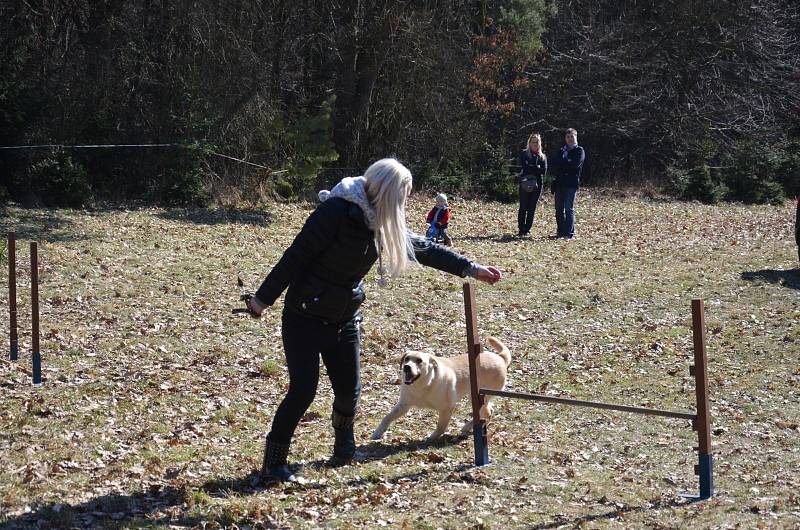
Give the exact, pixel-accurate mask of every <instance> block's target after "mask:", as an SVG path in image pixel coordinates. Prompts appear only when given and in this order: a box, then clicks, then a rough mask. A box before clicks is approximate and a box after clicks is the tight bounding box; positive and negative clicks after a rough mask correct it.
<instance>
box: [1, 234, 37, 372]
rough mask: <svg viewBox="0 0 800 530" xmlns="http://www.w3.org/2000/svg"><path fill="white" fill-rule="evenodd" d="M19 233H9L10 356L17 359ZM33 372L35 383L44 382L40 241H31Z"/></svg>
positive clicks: (14, 359) (13, 359)
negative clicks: (40, 338)
mask: <svg viewBox="0 0 800 530" xmlns="http://www.w3.org/2000/svg"><path fill="white" fill-rule="evenodd" d="M16 246H17V234H16V233H14V232H9V233H8V246H7V247H6V249H7V250H8V313H9V324H10V329H9V337H10V341H11V345H10V346H11V347H10V350H11V351H10V354H9V358H10V359H11V360H12V361H16V360H17V359H18V355H19V337H18V335H17V259H16V254H17V248H16ZM31 350H32V351H31V373H32V375H33V384H34V385H41V384H42V357H41V352H40V351H39V249H38V243H36V242H35V241H33V242H31Z"/></svg>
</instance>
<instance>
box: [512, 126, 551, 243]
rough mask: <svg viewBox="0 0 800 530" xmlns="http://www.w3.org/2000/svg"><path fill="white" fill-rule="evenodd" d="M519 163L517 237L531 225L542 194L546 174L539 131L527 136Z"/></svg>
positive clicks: (545, 161) (524, 235)
mask: <svg viewBox="0 0 800 530" xmlns="http://www.w3.org/2000/svg"><path fill="white" fill-rule="evenodd" d="M519 163H520V165H521V166H522V171H520V173H519V212H518V213H517V224H518V225H519V234H518V235H517V237H527V236H528V235H530V232H531V227H532V226H533V217H534V215H535V214H536V204H537V203H538V202H539V197H541V195H542V185H543V183H544V176H545V175H546V174H547V157H546V156H545V154H544V148H543V147H542V137H541V135H540V134H539V133H536V132H535V133H532V134H531V135H530V136H529V137H528V146H527V147H526V148H525V149H524V150H523V151H522V153H520V155H519Z"/></svg>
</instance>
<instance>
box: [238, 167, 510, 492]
mask: <svg viewBox="0 0 800 530" xmlns="http://www.w3.org/2000/svg"><path fill="white" fill-rule="evenodd" d="M410 193H411V172H410V171H409V170H408V169H407V168H406V167H405V166H403V165H402V164H401V163H400V162H398V161H397V160H395V159H393V158H385V159H382V160H379V161H377V162H375V163H374V164H372V165H371V166H369V168H367V170H366V172H365V173H364V176H363V177H348V178H345V179H343V180H342V181H341V182H340V183H339V184H337V185H336V186H335V187H334V188H333V189H332V190H330V193H325V194H323V193H320V196H319V197H320V199H324V200H322V202H320V204H319V205H318V206H317V208H316V209H315V210H314V212H312V213H311V215H310V216H309V217H308V219H307V220H306V222H305V225H304V226H303V228H302V230H300V233H299V234H298V235H297V236H296V237H295V239H294V242H292V244H291V245H290V246H289V248H287V249H286V251H284V253H283V256H282V257H281V258H280V260H279V261H278V263H277V264H276V265H275V266H274V267H273V268H272V271H271V272H270V273H269V274H268V275H267V277H266V279H264V282H263V283H262V284H261V286H260V287H259V289H258V291H256V293H255V295H254V296H253V297H252V298H249V300H247V308H248V310H249V311H250V313H251V314H252V315H254V316H261V314H262V313H263V312H264V311H265V310H266V309H267V307H268V306H271V305H272V304H274V303H275V301H276V300H277V299H278V297H280V295H281V293H283V292H284V291H286V296H285V298H284V302H283V314H282V325H281V337H282V339H283V350H284V354H285V357H286V366H287V368H288V371H289V388H288V390H287V392H286V395H285V397H284V398H283V400H282V401H281V403H280V405H279V406H278V408H277V410H276V411H275V416H274V418H273V421H272V429H271V430H270V432H269V434H268V435H267V441H266V447H265V450H264V461H263V464H262V466H261V474H260V477H261V478H263V479H277V480H281V481H294V480H295V476H294V474H293V473H292V471H291V470H290V468H289V466H288V465H287V457H288V454H289V445H290V443H291V440H292V437H293V435H294V431H295V429H296V428H297V425H298V423H299V422H300V419H301V418H302V417H303V415H304V414H305V412H306V410H307V409H308V407H309V406H310V405H311V403H312V402H313V400H314V397H315V395H316V391H317V384H318V382H319V374H320V369H319V359H320V357H322V361H323V362H324V363H325V367H326V368H327V371H328V378H329V379H330V381H331V387H332V389H333V395H334V398H333V407H332V409H333V410H332V412H331V424H332V426H333V430H334V434H335V440H334V445H333V458H332V463H334V464H343V463H346V462H348V461H349V460H351V459H352V458H353V457H354V455H355V450H356V443H355V436H354V434H353V421H354V419H355V415H356V412H357V407H358V401H359V396H360V393H361V378H360V368H359V358H360V351H361V350H360V348H361V346H360V339H361V311H360V306H361V303H362V302H363V301H364V298H365V294H364V277H365V276H366V274H367V272H369V270H370V269H371V268H372V265H373V264H374V263H375V262H376V261H377V262H378V263H379V267H378V271H377V272H378V274H379V276H380V279H379V280H378V284H379V285H385V284H386V279H385V278H384V274H388V275H391V276H394V277H399V276H400V275H402V274H403V273H404V272H405V271H406V270H407V269H409V268H410V266H411V265H412V264H416V263H419V264H422V265H425V266H428V267H433V268H436V269H439V270H442V271H445V272H449V273H451V274H455V275H457V276H462V277H464V276H470V277H472V278H475V279H477V280H480V281H483V282H486V283H489V284H494V283H496V282H498V281H500V279H501V278H502V275H501V273H500V271H499V270H498V269H496V268H495V267H485V266H483V265H480V264H478V263H475V262H473V261H470V260H469V259H467V258H465V257H464V256H462V255H460V254H458V253H457V252H455V251H453V250H451V249H449V248H446V247H444V246H442V245H439V244H437V243H434V242H432V241H429V240H427V239H425V238H424V237H422V236H419V235H416V234H412V233H411V232H409V231H408V229H407V228H406V218H405V204H406V199H407V197H408V195H409V194H410Z"/></svg>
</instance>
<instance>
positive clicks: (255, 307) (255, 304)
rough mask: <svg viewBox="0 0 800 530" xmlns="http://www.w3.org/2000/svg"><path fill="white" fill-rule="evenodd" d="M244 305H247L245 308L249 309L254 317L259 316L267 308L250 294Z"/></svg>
mask: <svg viewBox="0 0 800 530" xmlns="http://www.w3.org/2000/svg"><path fill="white" fill-rule="evenodd" d="M245 305H247V310H248V311H250V314H251V315H252V316H253V317H254V318H260V317H261V313H263V312H264V310H265V309H266V308H267V306H266V305H265V304H264V303H263V302H262V301H261V300H259V299H258V298H257V297H255V296H251V297H250V298H249V299H248V300H247V301H245Z"/></svg>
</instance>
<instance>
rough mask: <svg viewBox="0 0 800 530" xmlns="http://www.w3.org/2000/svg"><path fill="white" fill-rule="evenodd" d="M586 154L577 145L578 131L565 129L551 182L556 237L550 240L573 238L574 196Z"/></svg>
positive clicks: (579, 181) (579, 182)
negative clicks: (553, 178)
mask: <svg viewBox="0 0 800 530" xmlns="http://www.w3.org/2000/svg"><path fill="white" fill-rule="evenodd" d="M584 160H586V153H585V152H584V151H583V147H581V146H579V145H578V131H576V130H575V129H567V130H566V133H565V134H564V147H562V148H561V156H560V157H559V159H558V160H557V161H556V164H555V166H556V178H555V180H554V181H553V193H554V194H555V199H554V200H555V207H556V235H555V236H552V239H557V238H561V237H563V238H564V239H572V238H573V237H574V236H575V196H576V195H577V194H578V188H579V187H580V185H581V172H582V171H583V162H584Z"/></svg>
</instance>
